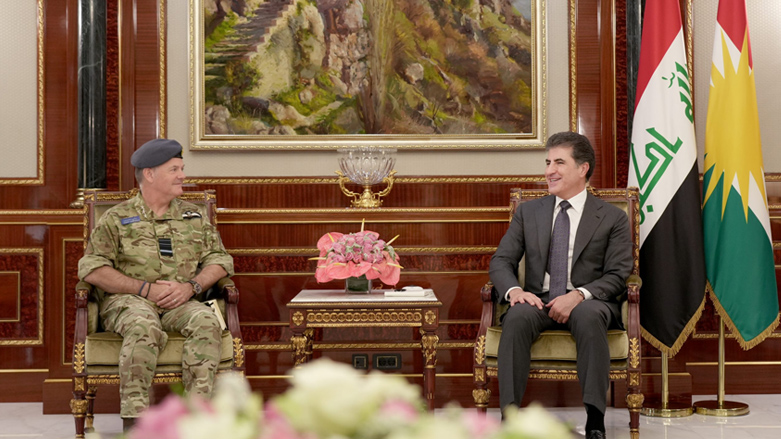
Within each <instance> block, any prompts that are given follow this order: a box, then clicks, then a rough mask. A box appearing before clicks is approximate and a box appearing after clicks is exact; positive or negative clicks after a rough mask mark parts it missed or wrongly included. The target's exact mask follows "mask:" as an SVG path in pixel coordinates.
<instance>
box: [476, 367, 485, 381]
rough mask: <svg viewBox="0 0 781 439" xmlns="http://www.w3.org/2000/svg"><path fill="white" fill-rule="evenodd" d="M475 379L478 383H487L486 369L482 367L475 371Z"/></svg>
mask: <svg viewBox="0 0 781 439" xmlns="http://www.w3.org/2000/svg"><path fill="white" fill-rule="evenodd" d="M474 379H475V381H476V382H478V383H484V382H485V369H483V368H482V367H479V368H477V369H475V376H474Z"/></svg>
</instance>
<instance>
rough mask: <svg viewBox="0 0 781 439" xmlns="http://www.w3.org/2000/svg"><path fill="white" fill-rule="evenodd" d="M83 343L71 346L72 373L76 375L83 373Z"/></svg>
mask: <svg viewBox="0 0 781 439" xmlns="http://www.w3.org/2000/svg"><path fill="white" fill-rule="evenodd" d="M84 350H85V346H84V343H76V345H74V346H73V371H74V372H76V373H83V372H84V361H85V359H84Z"/></svg>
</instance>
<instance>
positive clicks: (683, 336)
mask: <svg viewBox="0 0 781 439" xmlns="http://www.w3.org/2000/svg"><path fill="white" fill-rule="evenodd" d="M635 224H639V221H635ZM638 227H639V226H638ZM637 260H638V258H635V261H637ZM704 309H705V295H704V294H703V296H702V302H701V303H700V306H698V307H697V309H696V310H695V311H694V314H692V316H691V318H690V319H689V322H688V323H686V326H684V327H683V330H682V331H681V333H680V334H678V338H677V339H676V340H675V342H674V343H673V345H672V346H667V345H665V344H664V343H662V342H661V341H659V340H658V339H657V338H656V337H654V336H653V335H652V334H651V333H650V332H648V331H646V329H645V328H643V327H640V332H641V334H642V335H643V338H644V339H645V340H646V341H647V342H648V343H650V344H651V346H653V347H655V348H656V349H658V350H659V351H661V352H663V353H665V354H667V356H668V357H674V356H675V354H677V353H678V351H680V350H681V348H682V347H683V344H684V343H685V342H686V340H687V339H688V338H689V335H691V334H692V333H693V332H694V330H695V329H696V327H697V322H699V321H700V317H701V316H702V311H703V310H704ZM779 335H781V334H779ZM717 338H718V335H717Z"/></svg>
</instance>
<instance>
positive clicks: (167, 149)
mask: <svg viewBox="0 0 781 439" xmlns="http://www.w3.org/2000/svg"><path fill="white" fill-rule="evenodd" d="M174 157H176V158H182V145H181V144H180V143H179V142H177V141H176V140H172V139H152V140H150V141H148V142H146V143H144V144H143V145H141V148H138V149H137V150H136V151H135V152H134V153H133V155H132V156H130V163H131V164H132V165H133V166H135V167H136V168H154V167H155V166H160V165H162V164H163V163H165V162H167V161H168V160H171V159H172V158H174Z"/></svg>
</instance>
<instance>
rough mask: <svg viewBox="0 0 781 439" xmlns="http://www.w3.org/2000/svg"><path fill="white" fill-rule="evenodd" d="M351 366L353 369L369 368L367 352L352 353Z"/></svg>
mask: <svg viewBox="0 0 781 439" xmlns="http://www.w3.org/2000/svg"><path fill="white" fill-rule="evenodd" d="M353 368H355V369H368V368H369V355H367V354H353Z"/></svg>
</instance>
